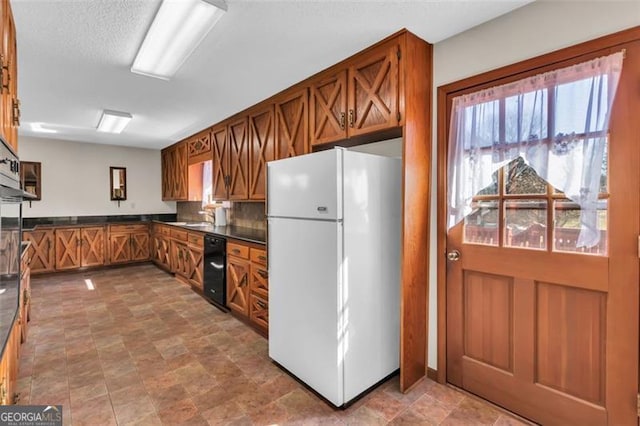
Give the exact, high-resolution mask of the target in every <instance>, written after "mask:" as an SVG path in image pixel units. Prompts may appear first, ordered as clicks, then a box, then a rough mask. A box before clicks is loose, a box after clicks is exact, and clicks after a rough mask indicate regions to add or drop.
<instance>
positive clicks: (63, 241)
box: [55, 228, 81, 270]
mask: <svg viewBox="0 0 640 426" xmlns="http://www.w3.org/2000/svg"><path fill="white" fill-rule="evenodd" d="M55 236H56V269H58V270H64V269H75V268H79V267H80V260H81V257H80V229H79V228H72V229H56V230H55Z"/></svg>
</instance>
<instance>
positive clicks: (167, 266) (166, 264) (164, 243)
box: [151, 224, 171, 271]
mask: <svg viewBox="0 0 640 426" xmlns="http://www.w3.org/2000/svg"><path fill="white" fill-rule="evenodd" d="M160 226H162V225H158V224H155V225H154V227H153V232H152V237H151V241H152V244H151V247H152V248H151V260H152V261H153V263H155V264H156V266H158V267H160V268H162V269H164V270H166V271H170V270H171V253H170V247H169V245H170V240H169V238H168V237H167V236H166V235H164V234H163V233H161V231H160V228H159V227H160Z"/></svg>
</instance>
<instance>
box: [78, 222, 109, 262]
mask: <svg viewBox="0 0 640 426" xmlns="http://www.w3.org/2000/svg"><path fill="white" fill-rule="evenodd" d="M104 236H105V232H104V226H92V227H88V228H80V258H81V261H80V264H81V265H82V266H99V265H104V261H105V256H104V253H105V237H104Z"/></svg>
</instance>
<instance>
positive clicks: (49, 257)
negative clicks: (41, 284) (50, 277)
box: [22, 229, 56, 273]
mask: <svg viewBox="0 0 640 426" xmlns="http://www.w3.org/2000/svg"><path fill="white" fill-rule="evenodd" d="M22 237H23V238H24V240H25V241H30V242H31V248H30V249H29V250H30V252H31V272H32V273H38V272H51V271H54V270H55V266H56V258H55V239H54V232H53V229H47V230H37V231H36V230H34V231H24V232H23V234H22Z"/></svg>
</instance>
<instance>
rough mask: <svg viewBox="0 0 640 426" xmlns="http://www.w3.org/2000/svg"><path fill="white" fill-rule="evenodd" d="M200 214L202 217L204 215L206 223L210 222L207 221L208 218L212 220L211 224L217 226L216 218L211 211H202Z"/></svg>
mask: <svg viewBox="0 0 640 426" xmlns="http://www.w3.org/2000/svg"><path fill="white" fill-rule="evenodd" d="M198 214H201V215H203V216H204V221H205V222H209V221H208V220H207V218H211V221H210V222H211V223H213V224H215V222H216V221H215V216H214V215H213V212H211V211H209V210H200V211H199V212H198Z"/></svg>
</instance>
